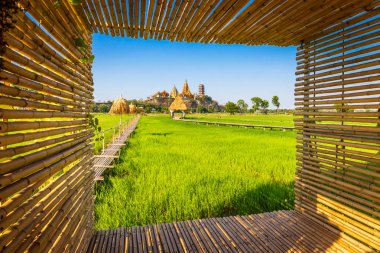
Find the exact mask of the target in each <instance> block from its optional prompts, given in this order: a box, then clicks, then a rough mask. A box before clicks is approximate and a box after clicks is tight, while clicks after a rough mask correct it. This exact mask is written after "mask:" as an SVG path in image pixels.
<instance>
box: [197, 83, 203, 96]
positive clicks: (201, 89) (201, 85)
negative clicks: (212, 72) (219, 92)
mask: <svg viewBox="0 0 380 253" xmlns="http://www.w3.org/2000/svg"><path fill="white" fill-rule="evenodd" d="M204 96H205V86H204V85H203V84H199V87H198V97H201V98H203V97H204Z"/></svg>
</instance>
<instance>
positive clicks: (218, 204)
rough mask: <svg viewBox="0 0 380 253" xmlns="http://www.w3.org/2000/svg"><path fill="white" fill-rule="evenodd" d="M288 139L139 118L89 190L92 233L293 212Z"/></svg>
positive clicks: (278, 133) (290, 140) (265, 133)
mask: <svg viewBox="0 0 380 253" xmlns="http://www.w3.org/2000/svg"><path fill="white" fill-rule="evenodd" d="M294 173H295V132H294V131H287V132H283V131H277V130H274V131H263V130H259V129H245V128H236V127H218V126H206V125H196V124H191V123H187V122H180V121H174V120H171V119H170V118H169V117H168V116H167V115H159V116H146V117H142V118H141V120H140V123H139V125H138V128H137V129H136V132H135V134H134V135H133V137H132V138H131V139H130V141H129V144H128V147H127V148H125V149H124V151H123V152H122V155H121V158H120V162H119V163H118V165H117V166H116V167H115V168H114V169H112V170H109V171H108V172H107V173H106V176H105V181H104V182H103V183H101V184H98V185H97V188H96V196H97V198H96V206H95V214H96V227H97V228H98V229H106V228H118V227H126V226H136V225H145V224H153V223H162V222H171V221H179V220H188V219H197V218H206V217H221V216H228V215H244V214H252V213H260V212H266V211H273V210H280V209H292V208H293V205H294V197H293V180H294Z"/></svg>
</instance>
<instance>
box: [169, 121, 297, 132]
mask: <svg viewBox="0 0 380 253" xmlns="http://www.w3.org/2000/svg"><path fill="white" fill-rule="evenodd" d="M175 120H179V121H184V122H192V123H196V124H204V125H216V126H233V127H245V128H262V129H264V130H265V129H270V130H272V129H280V130H283V131H286V130H294V129H295V128H294V127H290V126H270V125H256V124H240V123H228V122H214V121H203V120H192V119H175Z"/></svg>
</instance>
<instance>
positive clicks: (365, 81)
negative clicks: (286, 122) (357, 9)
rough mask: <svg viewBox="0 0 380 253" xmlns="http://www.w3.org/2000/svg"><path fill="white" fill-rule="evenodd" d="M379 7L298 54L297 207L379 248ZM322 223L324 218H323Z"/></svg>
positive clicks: (309, 43) (307, 43)
mask: <svg viewBox="0 0 380 253" xmlns="http://www.w3.org/2000/svg"><path fill="white" fill-rule="evenodd" d="M378 22H379V9H378V8H377V9H376V8H375V9H372V10H370V11H368V12H363V13H362V14H360V15H357V16H356V17H354V18H353V19H352V20H350V19H347V20H343V21H342V23H339V24H338V25H337V26H338V27H340V28H338V29H336V27H335V28H328V29H326V30H328V31H331V34H330V33H328V32H326V33H325V32H324V31H322V32H320V33H319V34H325V35H326V36H325V37H322V38H318V37H315V40H305V41H304V44H303V45H302V46H301V47H299V48H298V50H299V51H298V53H297V56H298V57H297V60H298V66H297V69H298V70H299V71H297V73H296V74H297V75H298V76H297V81H298V82H297V83H296V88H295V96H296V106H297V108H296V109H297V115H298V116H301V117H300V118H297V120H296V123H295V127H296V129H297V133H298V137H297V144H298V145H297V160H298V162H297V179H296V185H295V191H296V192H295V195H296V209H297V210H300V212H302V213H303V214H305V215H307V216H309V217H310V218H311V219H314V220H318V221H319V222H320V223H323V224H324V226H326V227H330V230H332V229H337V230H338V231H341V232H342V233H344V234H346V235H348V236H349V237H350V239H351V240H356V241H357V242H360V243H363V244H365V245H367V246H369V247H371V248H372V249H375V250H380V240H379V235H380V233H379V229H380V227H379V219H380V216H379V215H380V213H379V212H378V210H379V209H380V199H379V192H380V174H379V172H380V163H379V158H380V157H379V152H380V148H379V144H380V134H379V131H380V128H379V124H380V121H379V119H380V110H379V108H380V107H379V106H380V100H379V98H378V94H379V92H378V82H377V81H378V73H379V70H378V67H379V66H380V61H379V60H380V56H379V54H378V52H379V51H378V50H379V48H378V43H379V39H378V36H379V26H378ZM323 217H325V218H323Z"/></svg>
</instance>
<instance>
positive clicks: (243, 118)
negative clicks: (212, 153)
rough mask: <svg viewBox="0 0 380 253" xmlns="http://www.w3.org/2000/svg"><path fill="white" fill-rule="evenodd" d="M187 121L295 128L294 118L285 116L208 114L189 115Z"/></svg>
mask: <svg viewBox="0 0 380 253" xmlns="http://www.w3.org/2000/svg"><path fill="white" fill-rule="evenodd" d="M186 119H191V120H202V121H211V122H226V123H240V124H252V125H267V126H294V122H293V120H294V116H293V115H285V114H268V115H264V114H250V113H247V114H235V115H230V114H227V113H206V114H188V115H186Z"/></svg>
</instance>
